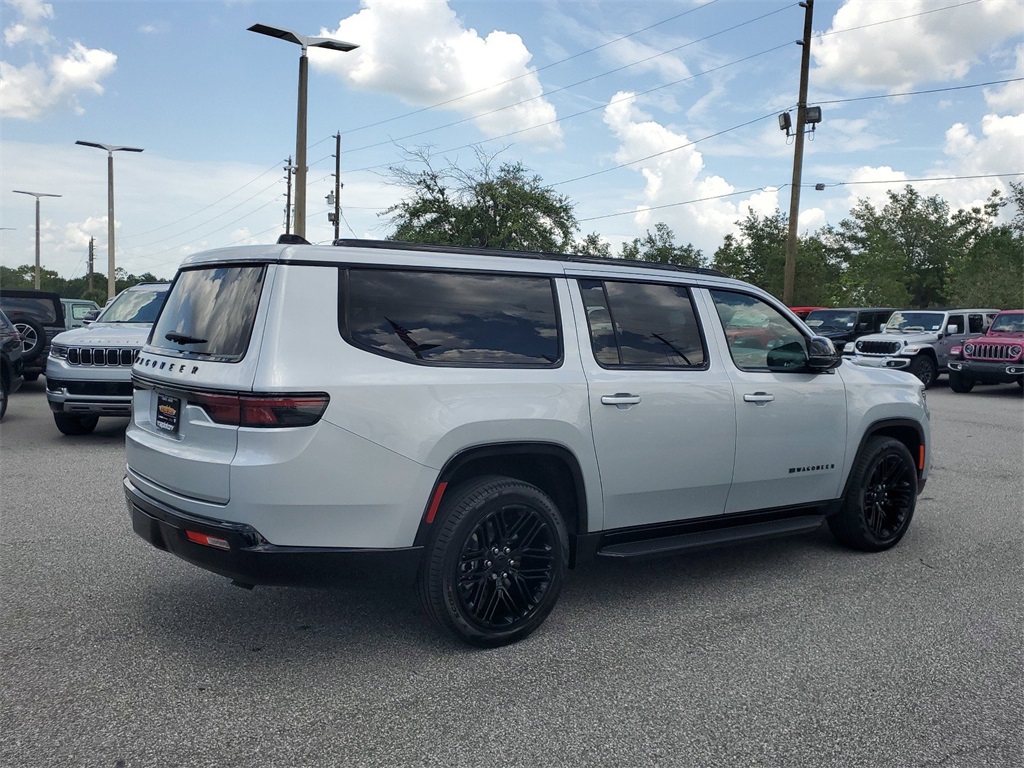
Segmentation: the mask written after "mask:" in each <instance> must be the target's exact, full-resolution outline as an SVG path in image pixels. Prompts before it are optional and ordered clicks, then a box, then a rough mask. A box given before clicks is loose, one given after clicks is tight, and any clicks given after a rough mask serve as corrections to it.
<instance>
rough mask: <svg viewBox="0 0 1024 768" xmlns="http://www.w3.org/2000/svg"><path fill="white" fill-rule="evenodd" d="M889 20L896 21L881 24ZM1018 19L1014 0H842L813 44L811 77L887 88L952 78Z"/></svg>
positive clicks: (1016, 27) (1010, 31)
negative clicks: (948, 1)
mask: <svg viewBox="0 0 1024 768" xmlns="http://www.w3.org/2000/svg"><path fill="white" fill-rule="evenodd" d="M929 11H930V12H929ZM891 19H899V20H898V21H891V22H890V23H882V22H887V21H889V20H891ZM1020 24H1021V6H1020V0H985V2H983V3H977V4H971V5H969V6H964V7H960V8H956V7H954V8H941V7H938V6H936V4H935V3H933V2H928V1H927V0H902V2H899V3H882V2H877V0H848V2H846V3H845V4H844V5H843V6H842V7H841V8H840V9H839V10H838V11H837V12H836V14H835V16H834V17H833V19H832V25H831V27H830V28H829V29H828V31H827V32H826V33H825V35H824V36H822V37H820V38H818V39H816V40H815V41H814V43H813V44H812V47H811V53H812V55H813V56H814V60H815V63H816V64H817V69H816V71H815V73H814V77H815V81H816V82H821V83H832V84H841V85H843V86H844V87H846V88H849V89H852V90H858V89H861V90H862V89H872V88H885V89H886V90H888V91H889V92H890V93H894V92H898V91H901V90H906V89H908V88H910V87H912V86H914V85H915V84H917V83H923V82H937V81H946V80H958V79H961V78H963V77H964V76H965V75H966V74H967V73H968V71H969V70H970V69H971V67H972V66H973V65H974V64H975V63H977V61H978V59H979V57H980V56H982V55H983V54H986V53H988V52H989V51H990V49H991V48H992V46H994V45H996V44H997V43H999V42H1001V41H1003V40H1006V39H1007V38H1009V37H1012V36H1014V35H1017V34H1019V33H1020Z"/></svg>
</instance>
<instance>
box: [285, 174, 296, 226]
mask: <svg viewBox="0 0 1024 768" xmlns="http://www.w3.org/2000/svg"><path fill="white" fill-rule="evenodd" d="M294 171H295V166H294V165H292V156H291V155H288V165H286V166H285V167H284V178H285V181H286V182H288V197H287V198H285V203H284V233H285V234H286V235H290V234H291V233H292V224H291V221H292V173H293V172H294Z"/></svg>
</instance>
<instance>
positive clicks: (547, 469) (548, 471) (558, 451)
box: [415, 442, 588, 565]
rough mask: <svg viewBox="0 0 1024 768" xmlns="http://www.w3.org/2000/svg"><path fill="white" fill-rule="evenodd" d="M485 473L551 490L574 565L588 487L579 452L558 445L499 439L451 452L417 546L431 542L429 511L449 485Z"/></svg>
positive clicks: (584, 522) (583, 527) (583, 529)
mask: <svg viewBox="0 0 1024 768" xmlns="http://www.w3.org/2000/svg"><path fill="white" fill-rule="evenodd" d="M482 475H502V476H505V477H511V478H514V479H516V480H521V481H523V482H527V483H530V484H531V485H535V486H537V487H538V488H540V489H541V490H542V491H543V492H544V493H545V494H547V495H548V496H549V497H550V498H551V500H552V501H553V502H554V503H555V506H557V507H558V510H559V512H561V514H562V517H563V519H564V522H565V527H566V530H567V531H568V533H569V550H570V565H572V564H574V563H575V560H576V542H577V538H578V537H579V536H580V535H582V534H584V533H586V531H587V530H588V524H587V521H588V509H587V497H586V487H585V482H584V479H583V471H582V469H581V468H580V463H579V461H578V460H577V458H576V456H575V455H574V454H573V453H572V451H570V450H568V449H567V448H565V447H564V446H561V445H557V444H554V443H544V442H519V443H494V444H489V445H479V446H474V447H472V448H467V449H465V450H463V451H461V452H459V453H457V454H456V455H454V456H452V457H451V458H450V459H448V461H447V462H446V463H445V465H444V467H443V468H442V469H441V472H440V474H438V477H437V480H436V481H435V482H434V487H433V488H432V489H431V493H430V498H429V500H428V503H427V506H426V507H425V508H424V511H423V515H422V517H421V518H420V525H419V529H418V530H417V532H416V542H415V543H416V545H419V546H425V545H426V544H427V543H428V540H429V537H430V532H431V530H432V525H433V521H432V520H431V521H430V522H428V520H429V519H430V518H431V514H430V513H431V512H432V511H433V510H435V509H436V505H437V504H438V502H439V501H440V499H441V498H443V495H444V493H445V492H447V490H448V488H454V487H455V486H456V485H458V484H459V483H461V482H463V481H465V480H468V479H470V478H473V477H480V476H482ZM442 485H444V488H443V489H442ZM439 492H440V494H441V495H440V496H439Z"/></svg>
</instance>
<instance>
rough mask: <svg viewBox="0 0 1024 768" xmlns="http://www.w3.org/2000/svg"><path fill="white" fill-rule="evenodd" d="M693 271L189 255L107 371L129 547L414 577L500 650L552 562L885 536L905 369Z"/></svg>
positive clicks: (554, 579)
mask: <svg viewBox="0 0 1024 768" xmlns="http://www.w3.org/2000/svg"><path fill="white" fill-rule="evenodd" d="M840 363H841V359H840V357H839V356H838V355H837V354H836V353H835V350H834V348H833V346H832V344H831V342H829V341H828V340H827V339H821V338H815V337H812V336H810V335H809V331H808V328H807V327H806V326H805V325H803V324H802V323H801V322H800V321H799V320H797V318H796V317H795V316H794V315H793V314H792V313H791V312H790V311H789V310H787V309H786V308H785V307H784V306H783V305H782V304H781V303H780V302H779V301H777V300H776V299H775V298H774V297H772V296H771V295H769V294H767V293H765V292H763V291H761V290H759V289H757V288H755V287H753V286H751V285H748V284H745V283H742V282H739V281H736V280H731V279H729V278H727V277H725V276H724V275H721V274H720V273H717V272H714V271H712V270H695V269H683V268H673V267H667V266H663V265H654V264H645V263H643V262H623V261H620V260H614V259H599V258H591V257H579V256H568V255H552V254H533V253H518V252H501V251H488V250H480V249H465V248H454V247H442V246H417V245H410V244H403V243H398V242H380V241H337V243H336V244H335V245H334V246H311V245H308V244H299V245H295V244H281V245H276V246H260V247H255V246H245V247H238V248H230V249H223V250H215V251H209V252H206V253H201V254H196V255H194V256H191V257H189V258H188V259H186V261H185V262H184V263H183V265H182V267H181V269H180V270H179V272H178V274H177V276H176V278H175V280H174V283H173V285H172V287H171V291H170V295H169V297H168V299H167V303H166V305H165V306H164V309H163V311H162V313H161V315H160V317H159V319H158V320H157V322H156V325H155V326H154V329H153V332H152V335H151V337H150V339H149V342H148V343H147V345H146V346H145V347H144V348H143V350H142V352H141V353H140V355H139V357H138V359H137V360H136V362H135V365H134V369H133V381H134V387H135V393H134V409H133V416H132V422H131V424H130V425H129V428H128V432H127V458H128V466H127V472H126V476H125V480H124V487H125V491H126V497H127V502H128V509H129V511H130V514H131V518H132V522H133V526H134V529H135V531H136V532H137V533H138V534H139V535H140V536H142V537H143V538H144V539H146V540H147V541H149V542H150V543H151V544H153V545H154V546H156V547H158V548H160V549H163V550H167V551H170V552H172V553H174V554H176V555H177V556H179V557H181V558H183V559H185V560H187V561H189V562H192V563H194V564H196V565H199V566H201V567H203V568H206V569H208V570H210V571H213V572H215V573H218V574H222V575H224V576H226V577H228V578H229V579H231V580H233V581H234V582H235V583H237V584H240V585H243V586H252V585H254V584H299V583H322V582H323V581H325V580H330V579H338V578H363V579H373V580H377V579H380V578H383V577H385V576H389V575H407V576H409V577H410V578H415V580H416V583H417V584H418V591H419V595H420V597H421V602H422V604H423V606H424V608H425V610H426V612H427V613H428V614H429V615H430V616H431V617H432V618H433V619H434V620H436V622H437V623H438V624H440V625H441V626H443V627H445V628H447V629H449V630H451V631H453V632H454V633H455V634H456V635H458V636H459V637H461V638H462V639H464V640H466V641H467V642H470V643H473V644H477V645H485V646H493V645H501V644H504V643H509V642H513V641H515V640H519V639H521V638H523V637H525V636H526V635H528V634H529V633H531V632H532V631H534V630H535V629H536V628H537V627H538V626H539V625H540V624H541V623H542V622H543V621H544V619H545V617H546V616H547V615H548V614H549V612H550V611H551V609H552V607H553V606H554V604H555V602H556V600H557V599H558V595H559V592H560V590H561V588H562V583H563V580H564V575H565V572H566V569H567V568H569V567H572V566H573V565H575V564H577V563H580V562H582V561H584V560H587V559H589V558H593V557H642V556H650V555H658V554H663V553H669V552H681V551H687V550H692V549H694V548H697V547H708V546H715V545H721V544H726V543H730V542H736V541H742V540H749V539H755V538H766V537H771V536H777V535H782V534H787V533H795V532H804V531H809V530H813V529H815V528H817V527H818V526H820V525H821V524H822V523H825V522H827V524H828V525H829V527H830V528H831V530H832V531H833V533H834V534H835V535H836V537H837V538H838V539H839V540H840V541H842V542H844V543H845V544H848V545H850V546H852V547H856V548H859V549H863V550H874V551H877V550H883V549H887V548H889V547H892V546H893V545H895V544H896V543H897V542H898V541H899V540H900V538H901V537H902V536H903V535H904V533H905V532H906V530H907V527H908V525H909V524H910V520H911V517H912V516H913V514H914V507H915V502H916V499H917V496H918V494H919V493H920V491H921V489H922V487H923V486H924V483H925V480H926V478H927V475H928V467H929V463H930V444H929V421H928V410H927V408H926V404H925V399H924V391H923V387H922V386H921V383H920V382H919V381H917V380H916V379H915V378H914V377H913V376H910V375H909V374H907V373H905V372H900V371H886V370H872V369H867V368H861V367H856V366H851V365H848V364H842V365H841V364H840Z"/></svg>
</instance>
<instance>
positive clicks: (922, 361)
mask: <svg viewBox="0 0 1024 768" xmlns="http://www.w3.org/2000/svg"><path fill="white" fill-rule="evenodd" d="M909 370H910V372H911V373H912V374H914V375H915V376H917V378H918V379H920V380H921V383H922V384H924V388H925V389H928V388H929V387H931V386H932V385H933V384H934V383H935V380H936V379H937V378H938V377H939V375H938V369H937V368H936V367H935V361H934V360H932V359H931V358H930V357H928V355H925V354H920V355H918V356H917V357H915V358H914V359H913V360H911V361H910V369H909Z"/></svg>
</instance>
